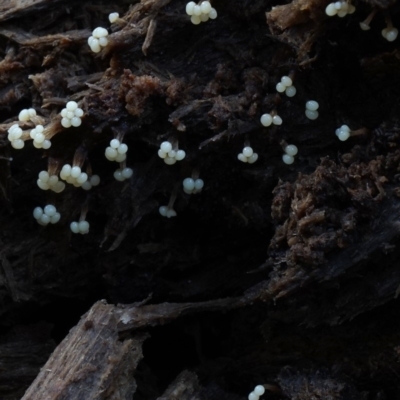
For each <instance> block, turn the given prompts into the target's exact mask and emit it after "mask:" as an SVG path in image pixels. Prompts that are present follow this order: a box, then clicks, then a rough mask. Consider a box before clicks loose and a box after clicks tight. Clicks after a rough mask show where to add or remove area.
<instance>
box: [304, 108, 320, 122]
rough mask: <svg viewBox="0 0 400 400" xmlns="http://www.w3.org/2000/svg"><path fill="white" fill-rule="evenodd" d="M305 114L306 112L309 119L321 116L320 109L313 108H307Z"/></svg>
mask: <svg viewBox="0 0 400 400" xmlns="http://www.w3.org/2000/svg"><path fill="white" fill-rule="evenodd" d="M305 114H306V117H307V118H308V119H311V120H315V119H317V118H318V116H319V112H318V111H312V110H306V111H305Z"/></svg>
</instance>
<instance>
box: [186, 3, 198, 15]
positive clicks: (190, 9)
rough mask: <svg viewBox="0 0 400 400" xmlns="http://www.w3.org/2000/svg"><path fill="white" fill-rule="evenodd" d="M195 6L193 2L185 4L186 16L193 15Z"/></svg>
mask: <svg viewBox="0 0 400 400" xmlns="http://www.w3.org/2000/svg"><path fill="white" fill-rule="evenodd" d="M195 6H196V3H195V2H194V1H189V3H187V4H186V14H187V15H193V12H194V7H195Z"/></svg>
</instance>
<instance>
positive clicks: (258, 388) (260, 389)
mask: <svg viewBox="0 0 400 400" xmlns="http://www.w3.org/2000/svg"><path fill="white" fill-rule="evenodd" d="M254 393H255V394H257V395H258V396H262V395H263V394H264V393H265V388H264V386H262V385H257V386H256V387H255V388H254Z"/></svg>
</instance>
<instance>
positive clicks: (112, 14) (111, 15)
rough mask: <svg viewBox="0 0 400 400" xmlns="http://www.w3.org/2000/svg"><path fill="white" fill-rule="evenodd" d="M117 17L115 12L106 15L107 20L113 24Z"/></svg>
mask: <svg viewBox="0 0 400 400" xmlns="http://www.w3.org/2000/svg"><path fill="white" fill-rule="evenodd" d="M118 18H119V14H118V13H117V12H113V13H111V14H109V15H108V20H109V21H110V23H111V24H113V23H114V22H115V21H117V19H118Z"/></svg>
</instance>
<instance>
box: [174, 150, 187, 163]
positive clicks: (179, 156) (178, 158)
mask: <svg viewBox="0 0 400 400" xmlns="http://www.w3.org/2000/svg"><path fill="white" fill-rule="evenodd" d="M185 157H186V152H185V150H178V151H177V152H176V156H175V159H176V161H182V160H183V159H184V158H185Z"/></svg>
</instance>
